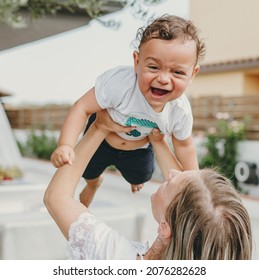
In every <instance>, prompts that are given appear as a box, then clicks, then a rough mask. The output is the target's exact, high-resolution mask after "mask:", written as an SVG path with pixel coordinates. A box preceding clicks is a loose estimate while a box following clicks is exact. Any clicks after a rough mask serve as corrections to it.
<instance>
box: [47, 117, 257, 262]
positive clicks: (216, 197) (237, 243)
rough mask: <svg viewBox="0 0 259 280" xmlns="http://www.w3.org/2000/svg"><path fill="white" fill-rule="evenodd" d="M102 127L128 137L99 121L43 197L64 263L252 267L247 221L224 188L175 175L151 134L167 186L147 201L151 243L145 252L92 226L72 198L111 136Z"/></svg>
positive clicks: (217, 179)
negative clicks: (235, 263)
mask: <svg viewBox="0 0 259 280" xmlns="http://www.w3.org/2000/svg"><path fill="white" fill-rule="evenodd" d="M109 127H111V129H112V130H113V131H123V132H129V131H130V130H131V129H134V128H129V127H127V128H126V127H121V126H120V125H118V124H115V123H112V122H111V120H110V119H109V118H108V116H107V115H103V114H101V115H99V116H98V118H97V120H96V121H95V122H94V124H93V125H91V127H90V128H89V130H88V131H87V133H86V134H85V136H84V137H83V139H82V140H81V141H80V142H79V144H78V145H77V147H76V160H75V161H74V163H73V165H65V166H63V167H62V168H60V169H58V170H57V172H56V173H55V175H54V176H53V178H52V180H51V182H50V184H49V186H48V188H47V190H46V193H45V196H44V203H45V205H46V207H47V208H48V210H49V212H50V214H51V216H52V217H53V219H54V220H55V221H56V223H57V225H58V226H59V228H60V230H61V231H62V233H63V234H64V236H65V237H66V239H67V240H68V258H72V259H92V260H97V259H175V260H195V259H205V260H211V259H213V260H223V259H251V255H252V245H251V244H252V234H251V225H250V219H249V216H248V213H247V211H246V209H245V208H244V206H243V204H242V202H241V199H240V197H239V194H238V193H237V192H236V190H235V189H234V188H233V186H232V185H231V183H230V181H229V180H227V179H226V178H225V177H223V176H222V175H220V174H218V173H217V172H215V171H214V170H195V171H184V172H181V171H179V170H181V166H180V165H179V164H178V162H177V161H176V160H175V158H174V156H173V155H172V153H170V152H169V151H170V148H169V147H168V145H167V144H166V141H165V140H164V139H163V137H162V136H160V134H159V132H157V131H154V132H153V136H151V137H150V141H151V143H152V144H153V146H154V150H155V152H156V156H157V159H158V162H159V164H160V168H161V170H162V172H163V174H164V177H165V178H166V181H165V182H164V183H163V184H162V185H161V186H160V187H159V188H158V190H157V192H156V193H154V194H153V195H152V198H151V205H152V212H153V216H154V218H155V220H156V221H157V223H158V236H157V238H156V239H155V241H154V243H153V244H152V246H150V248H147V247H146V246H145V245H143V244H140V243H138V242H134V241H129V240H127V239H126V238H124V237H123V236H121V235H119V233H117V232H116V231H114V230H113V229H111V228H109V227H108V226H107V225H106V224H104V223H100V222H98V221H97V220H96V218H95V216H94V215H93V214H91V213H90V212H89V210H88V208H87V207H85V206H84V205H83V204H82V203H80V202H79V201H77V200H76V199H74V194H75V190H76V187H77V185H78V182H79V180H80V178H81V175H82V172H83V171H84V167H85V166H86V165H87V164H88V162H89V161H90V159H91V157H92V155H93V154H94V152H95V151H96V149H97V148H98V147H99V145H100V143H101V142H102V140H103V139H104V138H105V137H106V136H107V134H108V133H109V132H110V130H111V129H110V128H109ZM172 168H176V169H178V170H170V169H172ZM169 170H170V171H169Z"/></svg>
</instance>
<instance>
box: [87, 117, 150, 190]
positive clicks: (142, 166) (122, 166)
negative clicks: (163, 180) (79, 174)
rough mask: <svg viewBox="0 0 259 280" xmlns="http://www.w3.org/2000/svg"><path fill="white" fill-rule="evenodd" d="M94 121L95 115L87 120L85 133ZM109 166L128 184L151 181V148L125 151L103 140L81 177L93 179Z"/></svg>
mask: <svg viewBox="0 0 259 280" xmlns="http://www.w3.org/2000/svg"><path fill="white" fill-rule="evenodd" d="M94 119H95V114H94V115H92V116H91V117H90V118H89V121H88V124H87V127H86V130H85V131H87V129H88V128H89V126H90V125H91V124H92V122H93V121H94ZM110 165H114V166H115V167H116V168H117V169H118V170H119V171H120V172H121V174H122V176H123V177H124V178H125V180H126V181H127V182H129V183H130V184H133V185H137V184H142V183H145V182H147V181H149V180H150V179H151V177H152V174H153V172H154V151H153V147H152V145H151V144H149V145H148V147H147V148H140V149H136V150H130V151H125V150H119V149H115V148H113V147H111V146H110V145H109V144H108V143H107V142H106V141H105V140H104V141H103V142H102V143H101V145H100V147H99V148H98V149H97V151H96V152H95V154H94V155H93V157H92V159H91V160H90V162H89V164H88V166H87V167H86V169H85V171H84V173H83V177H84V178H85V179H95V178H97V177H99V176H100V175H101V174H102V173H103V172H104V170H105V169H106V168H107V167H108V166H110Z"/></svg>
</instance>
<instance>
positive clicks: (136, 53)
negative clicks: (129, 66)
mask: <svg viewBox="0 0 259 280" xmlns="http://www.w3.org/2000/svg"><path fill="white" fill-rule="evenodd" d="M133 61H134V70H135V73H136V74H137V70H138V63H139V53H138V52H137V51H134V52H133Z"/></svg>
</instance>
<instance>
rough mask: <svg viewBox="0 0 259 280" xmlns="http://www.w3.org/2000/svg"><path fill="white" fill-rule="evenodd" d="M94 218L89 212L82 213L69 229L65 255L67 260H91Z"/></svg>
mask: <svg viewBox="0 0 259 280" xmlns="http://www.w3.org/2000/svg"><path fill="white" fill-rule="evenodd" d="M95 225H96V218H95V216H94V215H93V214H91V213H90V212H84V213H82V214H81V215H80V216H79V218H78V220H77V221H75V222H74V223H73V224H72V225H71V227H70V229H69V240H68V244H67V251H66V255H67V258H68V259H75V260H83V259H91V258H92V256H91V255H92V252H93V246H94V243H93V242H91V239H92V234H93V231H94V228H95Z"/></svg>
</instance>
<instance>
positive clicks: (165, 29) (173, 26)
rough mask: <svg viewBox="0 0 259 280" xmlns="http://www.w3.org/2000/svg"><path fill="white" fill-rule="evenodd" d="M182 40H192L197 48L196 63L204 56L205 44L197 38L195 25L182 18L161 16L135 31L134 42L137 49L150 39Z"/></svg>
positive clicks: (197, 33)
mask: <svg viewBox="0 0 259 280" xmlns="http://www.w3.org/2000/svg"><path fill="white" fill-rule="evenodd" d="M178 38H183V39H184V40H194V41H195V42H196V46H197V60H196V61H197V62H198V61H200V60H202V58H203V57H204V55H205V43H204V42H203V41H202V39H201V38H200V37H199V32H198V30H197V28H196V27H195V25H194V24H193V23H192V22H191V21H190V20H186V19H184V18H181V17H178V16H173V15H163V16H161V17H159V18H157V19H155V20H154V21H153V22H151V23H150V24H149V25H148V26H147V27H141V28H139V29H138V31H137V35H136V39H135V41H136V42H137V43H138V47H137V49H140V47H141V46H142V45H143V44H145V43H147V42H148V41H149V40H151V39H161V40H173V39H178Z"/></svg>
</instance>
